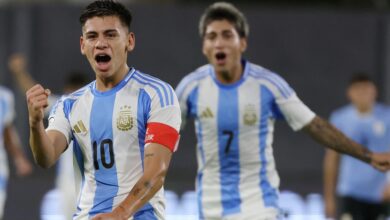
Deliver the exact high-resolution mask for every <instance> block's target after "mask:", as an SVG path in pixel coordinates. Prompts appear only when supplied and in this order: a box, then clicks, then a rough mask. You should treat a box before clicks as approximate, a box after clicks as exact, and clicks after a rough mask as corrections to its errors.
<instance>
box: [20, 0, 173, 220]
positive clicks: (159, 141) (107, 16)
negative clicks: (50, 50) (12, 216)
mask: <svg viewBox="0 0 390 220" xmlns="http://www.w3.org/2000/svg"><path fill="white" fill-rule="evenodd" d="M131 20H132V16H131V14H130V12H129V11H128V10H127V9H126V8H125V7H124V6H123V5H122V4H120V3H117V2H114V1H111V0H101V1H95V2H93V3H91V4H89V5H88V6H87V7H86V8H85V10H84V11H83V13H82V14H81V16H80V23H81V26H82V36H81V38H80V48H81V53H82V54H83V55H85V56H86V57H87V59H88V61H89V63H90V65H91V67H92V69H93V70H94V72H95V76H96V80H95V81H94V82H92V83H90V84H88V85H86V86H85V87H83V88H81V89H80V90H78V91H76V92H74V93H72V94H70V95H69V96H66V97H64V98H62V99H61V100H60V101H59V102H58V103H57V104H56V105H55V106H54V108H53V110H52V112H51V116H50V117H49V125H48V128H47V129H46V130H45V129H44V126H43V122H42V119H43V109H44V108H45V106H46V105H47V96H48V95H49V93H50V91H48V90H47V89H45V88H43V87H42V86H41V85H35V86H34V87H32V88H31V89H29V90H28V91H27V93H26V95H27V102H28V110H29V121H30V145H31V149H32V151H33V154H34V156H35V159H36V161H37V163H38V164H39V165H40V166H42V167H50V166H52V165H53V164H54V163H55V161H56V160H57V159H58V157H59V155H60V154H61V153H62V152H63V151H64V150H65V149H66V147H67V145H68V143H69V142H70V140H73V143H74V144H73V148H74V153H75V155H76V158H77V162H78V166H79V168H80V171H81V176H82V184H81V191H80V196H79V202H78V207H77V208H78V211H77V212H76V214H75V216H74V219H93V220H97V219H136V220H138V219H139V220H143V219H145V220H153V219H164V200H163V188H162V186H163V184H164V179H165V175H166V173H167V170H168V166H169V162H170V159H171V155H172V152H173V151H174V149H175V147H176V145H177V142H178V138H179V133H178V130H179V127H180V123H181V118H180V107H179V104H178V101H177V98H176V95H175V93H174V91H173V89H172V88H171V87H170V86H169V85H168V84H167V83H165V82H163V81H161V80H159V79H156V78H154V77H152V76H149V75H147V74H144V73H141V72H140V71H138V70H136V69H134V68H130V67H129V66H128V65H127V55H128V53H129V52H131V51H133V49H134V46H135V38H134V33H133V32H131V31H130V23H131Z"/></svg>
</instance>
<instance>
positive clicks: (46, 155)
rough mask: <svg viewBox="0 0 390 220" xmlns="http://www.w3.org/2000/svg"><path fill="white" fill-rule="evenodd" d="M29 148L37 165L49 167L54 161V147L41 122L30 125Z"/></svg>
mask: <svg viewBox="0 0 390 220" xmlns="http://www.w3.org/2000/svg"><path fill="white" fill-rule="evenodd" d="M30 148H31V151H32V153H33V156H34V159H35V162H36V163H37V164H38V165H39V166H41V167H43V168H49V167H51V166H52V165H53V164H54V163H55V161H56V158H55V149H54V146H53V143H52V142H51V140H50V139H49V137H48V135H47V133H46V131H45V128H44V125H43V122H39V123H36V124H34V126H30Z"/></svg>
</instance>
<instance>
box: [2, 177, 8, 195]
mask: <svg viewBox="0 0 390 220" xmlns="http://www.w3.org/2000/svg"><path fill="white" fill-rule="evenodd" d="M7 180H8V179H7V177H6V176H0V190H2V191H4V190H6V189H7Z"/></svg>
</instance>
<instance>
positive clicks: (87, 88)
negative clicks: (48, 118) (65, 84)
mask: <svg viewBox="0 0 390 220" xmlns="http://www.w3.org/2000/svg"><path fill="white" fill-rule="evenodd" d="M94 83H95V81H93V82H91V83H89V84H87V85H85V86H83V87H81V88H80V89H78V90H76V91H74V92H72V93H69V94H65V95H62V96H61V97H60V98H59V99H58V101H59V102H64V101H75V100H77V99H80V98H81V97H82V96H83V95H85V94H86V93H87V92H88V91H91V90H92V87H93V86H94Z"/></svg>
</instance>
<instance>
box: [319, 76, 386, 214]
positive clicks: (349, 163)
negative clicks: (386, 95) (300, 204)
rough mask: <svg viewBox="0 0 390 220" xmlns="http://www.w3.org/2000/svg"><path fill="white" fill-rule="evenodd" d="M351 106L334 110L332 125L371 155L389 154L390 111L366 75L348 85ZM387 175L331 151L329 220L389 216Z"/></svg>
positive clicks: (328, 159) (327, 164)
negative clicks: (332, 219) (378, 99)
mask: <svg viewBox="0 0 390 220" xmlns="http://www.w3.org/2000/svg"><path fill="white" fill-rule="evenodd" d="M346 93H347V97H348V100H349V101H350V104H348V105H346V106H344V107H341V108H340V109H337V110H335V111H334V112H333V113H332V114H331V117H330V122H331V123H332V124H333V125H334V126H335V127H337V128H338V129H340V130H341V131H342V132H343V133H344V134H346V135H347V136H348V137H350V138H351V139H352V140H354V141H356V142H357V143H360V144H362V145H364V146H367V148H368V149H369V150H370V151H375V152H386V151H389V150H390V108H389V107H388V106H384V105H383V104H380V103H378V102H376V98H377V88H376V85H375V84H374V82H373V81H372V80H371V79H370V78H369V77H368V75H367V74H364V73H357V74H355V75H354V76H353V77H352V78H351V79H350V82H349V85H348V87H347V91H346ZM386 188H389V189H390V185H389V183H388V180H387V178H386V174H385V173H383V172H379V171H378V170H376V169H374V168H373V167H371V166H369V165H368V164H366V163H363V162H361V161H359V160H357V159H355V158H353V157H350V156H348V155H340V154H339V153H337V152H336V151H334V150H331V149H328V150H327V151H326V154H325V159H324V199H325V214H326V216H327V217H328V218H335V219H344V218H348V217H349V218H351V219H353V220H381V219H385V217H386V216H388V202H389V199H390V196H389V193H388V192H387V191H386Z"/></svg>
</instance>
